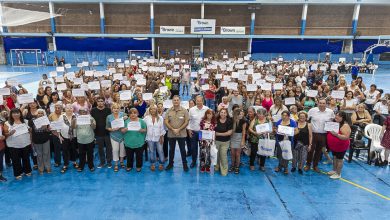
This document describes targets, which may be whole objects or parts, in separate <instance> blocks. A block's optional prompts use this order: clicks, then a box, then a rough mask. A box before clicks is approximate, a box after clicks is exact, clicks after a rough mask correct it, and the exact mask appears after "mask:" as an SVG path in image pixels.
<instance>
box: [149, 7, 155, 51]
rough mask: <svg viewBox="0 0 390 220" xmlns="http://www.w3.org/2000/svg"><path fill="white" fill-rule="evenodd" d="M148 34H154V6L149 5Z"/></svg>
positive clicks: (153, 49)
mask: <svg viewBox="0 0 390 220" xmlns="http://www.w3.org/2000/svg"><path fill="white" fill-rule="evenodd" d="M150 33H151V34H154V4H153V3H150ZM155 47H156V46H155V39H154V37H152V56H153V57H154V51H155Z"/></svg>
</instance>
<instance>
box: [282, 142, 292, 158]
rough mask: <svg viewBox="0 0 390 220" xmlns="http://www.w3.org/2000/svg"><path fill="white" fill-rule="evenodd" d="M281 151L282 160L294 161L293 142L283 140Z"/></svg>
mask: <svg viewBox="0 0 390 220" xmlns="http://www.w3.org/2000/svg"><path fill="white" fill-rule="evenodd" d="M279 145H280V149H281V150H282V158H283V159H285V160H291V159H293V154H292V150H291V141H289V140H283V141H280V142H279Z"/></svg>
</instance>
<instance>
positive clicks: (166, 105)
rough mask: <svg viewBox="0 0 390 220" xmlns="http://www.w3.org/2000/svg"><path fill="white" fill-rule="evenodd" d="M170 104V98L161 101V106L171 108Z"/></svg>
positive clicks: (171, 104)
mask: <svg viewBox="0 0 390 220" xmlns="http://www.w3.org/2000/svg"><path fill="white" fill-rule="evenodd" d="M172 106H173V103H172V100H171V99H168V100H164V102H163V107H164V108H172Z"/></svg>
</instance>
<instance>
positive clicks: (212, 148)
mask: <svg viewBox="0 0 390 220" xmlns="http://www.w3.org/2000/svg"><path fill="white" fill-rule="evenodd" d="M217 157H218V149H217V146H216V145H215V143H214V142H213V143H212V144H211V146H210V160H211V165H213V166H215V165H217Z"/></svg>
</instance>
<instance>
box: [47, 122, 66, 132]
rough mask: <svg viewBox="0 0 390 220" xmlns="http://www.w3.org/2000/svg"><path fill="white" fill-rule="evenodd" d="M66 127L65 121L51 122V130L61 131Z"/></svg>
mask: <svg viewBox="0 0 390 220" xmlns="http://www.w3.org/2000/svg"><path fill="white" fill-rule="evenodd" d="M64 126H65V123H64V121H61V120H58V121H52V122H50V130H61V129H62V128H63V127H64Z"/></svg>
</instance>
